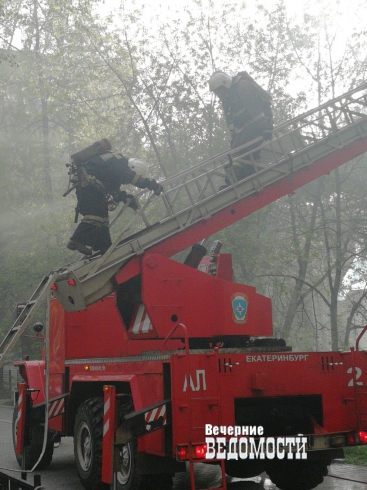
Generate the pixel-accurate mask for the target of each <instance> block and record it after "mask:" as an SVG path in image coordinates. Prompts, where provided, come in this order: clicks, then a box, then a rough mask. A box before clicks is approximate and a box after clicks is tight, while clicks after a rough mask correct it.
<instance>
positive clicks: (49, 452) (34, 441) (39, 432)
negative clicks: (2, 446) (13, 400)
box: [12, 407, 54, 470]
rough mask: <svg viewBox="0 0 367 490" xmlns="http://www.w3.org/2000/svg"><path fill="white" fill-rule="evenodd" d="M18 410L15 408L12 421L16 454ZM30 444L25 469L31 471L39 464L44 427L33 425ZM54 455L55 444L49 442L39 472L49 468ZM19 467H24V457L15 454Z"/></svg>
mask: <svg viewBox="0 0 367 490" xmlns="http://www.w3.org/2000/svg"><path fill="white" fill-rule="evenodd" d="M17 415H18V410H17V407H14V411H13V421H12V433H13V446H14V453H15V447H16V424H15V422H16V420H17ZM30 432H31V434H30V444H29V445H28V446H25V448H24V451H25V469H26V470H31V469H32V468H33V466H34V465H35V464H36V463H37V461H38V459H39V457H40V455H41V452H42V447H43V434H44V427H43V426H42V425H33V426H32V427H31V428H30ZM53 454H54V444H53V442H52V441H47V443H46V448H45V452H44V454H43V456H42V459H41V461H40V462H39V463H38V465H37V470H44V469H45V468H47V467H48V466H49V465H50V464H51V461H52V456H53ZM15 457H16V459H17V462H18V464H19V466H20V467H21V466H22V456H19V455H18V454H15Z"/></svg>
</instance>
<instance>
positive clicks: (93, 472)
mask: <svg viewBox="0 0 367 490" xmlns="http://www.w3.org/2000/svg"><path fill="white" fill-rule="evenodd" d="M102 430H103V398H100V397H98V398H90V399H89V400H86V401H85V402H83V403H82V404H81V405H80V406H79V409H78V412H77V414H76V417H75V424H74V456H75V463H76V468H77V471H78V475H79V478H80V481H81V483H82V485H83V487H84V488H85V489H86V490H107V489H108V488H109V485H107V484H106V483H103V482H102V481H101V472H102Z"/></svg>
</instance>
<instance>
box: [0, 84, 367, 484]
mask: <svg viewBox="0 0 367 490" xmlns="http://www.w3.org/2000/svg"><path fill="white" fill-rule="evenodd" d="M366 100H367V85H363V86H361V87H358V88H357V89H355V90H353V91H351V92H348V93H347V94H344V95H343V96H341V97H339V98H337V99H333V100H332V101H330V102H328V103H326V104H324V105H323V106H320V107H318V108H317V109H316V110H314V111H309V112H308V113H306V114H304V115H302V116H299V117H298V118H295V119H293V120H291V121H289V122H288V123H286V124H283V125H282V126H278V127H277V128H276V129H275V130H274V138H273V140H271V141H270V142H266V143H263V145H262V149H261V163H259V162H258V161H255V160H254V159H253V158H252V154H251V152H247V153H246V147H244V154H245V158H246V161H247V162H251V163H252V164H253V166H254V174H253V175H251V176H250V177H248V178H247V179H245V180H243V181H240V182H237V181H236V179H235V178H234V176H233V175H232V173H231V166H229V165H228V152H223V154H221V155H218V156H216V157H214V158H212V159H210V160H207V161H205V162H202V163H199V164H198V165H196V166H193V167H190V168H189V169H187V170H186V171H184V172H182V173H180V174H179V175H177V176H175V177H172V178H171V179H168V180H167V181H165V182H163V186H164V189H165V191H164V193H162V194H161V196H154V195H148V196H147V195H145V194H144V193H142V194H141V196H140V200H141V202H142V203H143V205H142V208H141V210H140V211H139V212H138V213H137V214H136V215H134V217H133V218H132V219H130V221H129V220H128V222H127V224H126V226H125V228H123V229H122V231H121V232H120V234H119V236H118V237H117V239H116V240H115V241H114V244H113V245H112V247H111V248H110V250H109V251H107V252H106V254H105V255H103V256H102V257H95V258H92V259H86V258H82V259H80V260H78V261H77V262H75V263H73V264H68V265H66V266H65V267H63V268H61V269H59V270H57V271H55V272H52V273H50V274H49V275H48V276H46V277H45V278H44V279H43V281H42V282H41V284H40V285H39V286H38V288H37V289H36V291H35V292H34V294H33V296H32V297H31V299H30V300H29V301H28V302H27V303H26V304H25V305H24V308H23V311H22V313H21V314H20V315H19V317H18V318H17V321H16V322H15V324H14V325H13V326H12V328H11V329H10V331H9V333H8V335H7V336H6V338H5V339H4V341H3V343H2V344H1V346H0V352H1V358H0V363H1V362H4V360H5V358H6V357H7V355H8V354H9V352H10V351H11V349H12V348H13V346H14V344H15V342H16V341H17V339H18V338H19V337H20V336H21V335H22V333H23V332H24V330H25V328H26V327H27V325H29V322H30V321H31V319H32V317H33V316H34V314H35V312H36V310H37V308H38V307H39V305H40V303H41V302H42V301H43V300H46V301H47V305H48V309H47V312H48V313H47V321H46V323H45V331H44V335H45V347H44V354H43V356H42V359H40V360H30V361H25V360H24V361H20V362H17V363H16V365H17V366H18V367H19V371H20V375H21V377H22V378H23V380H24V382H23V383H20V384H19V391H18V394H17V403H16V405H15V410H14V431H13V433H14V444H15V452H16V456H17V459H18V462H19V463H20V464H21V466H22V467H23V469H28V470H29V469H33V468H35V467H38V468H42V467H45V466H47V465H48V464H50V462H51V460H52V454H53V447H54V442H55V441H58V440H60V438H61V437H63V436H73V437H74V448H75V449H74V453H75V463H76V467H77V470H78V474H79V476H80V480H81V482H82V484H83V486H84V487H85V488H86V489H87V490H97V489H103V488H111V489H113V490H143V489H144V490H149V489H171V488H172V475H173V474H174V473H175V472H176V471H184V470H185V463H188V465H189V468H190V481H191V488H192V489H193V490H194V489H195V481H194V472H193V468H194V464H195V463H196V462H205V463H214V464H217V465H219V466H220V468H221V470H222V486H221V488H223V489H226V488H227V487H226V478H225V475H226V473H227V474H229V475H232V476H235V477H250V476H254V475H258V474H260V473H262V472H263V471H266V472H267V474H268V475H269V477H270V479H271V480H272V481H273V482H274V483H275V484H276V485H277V486H278V487H279V488H280V489H283V490H291V489H292V490H293V488H294V485H295V482H297V484H296V485H297V488H299V489H301V490H308V489H311V488H314V487H316V486H317V485H318V484H319V483H321V482H322V480H323V477H324V476H325V475H326V474H327V471H328V470H327V466H328V464H330V461H331V459H332V458H335V457H340V456H341V455H342V454H343V448H344V447H348V446H354V445H358V444H366V443H367V354H366V352H365V351H361V350H360V349H359V339H358V341H357V345H356V346H355V347H353V348H351V349H350V350H349V351H347V352H341V351H338V352H292V349H291V348H290V347H288V346H287V345H286V343H285V342H284V341H283V340H282V339H276V338H274V337H273V333H272V311H271V301H270V299H269V298H267V297H265V296H263V295H261V294H259V293H257V292H256V289H255V288H254V287H252V286H248V285H243V284H238V283H236V282H233V277H232V261H231V256H230V255H229V254H225V253H224V254H222V253H220V243H219V242H218V241H215V242H214V243H213V245H212V248H211V250H210V252H209V254H207V255H205V249H204V246H203V243H202V240H204V239H207V238H208V237H210V236H211V235H213V234H214V233H215V232H217V231H218V230H220V229H223V228H224V227H227V226H229V225H230V224H231V223H234V222H235V221H237V220H239V219H241V218H244V217H245V216H247V215H249V214H250V213H252V212H254V211H256V210H257V209H260V208H261V207H263V206H266V205H267V204H269V203H270V202H273V201H274V200H276V199H278V198H280V197H281V196H284V195H286V194H288V193H291V192H294V191H295V190H296V189H297V188H299V187H301V186H303V185H305V184H306V183H308V182H310V181H312V180H314V179H316V178H318V177H319V176H322V175H324V174H327V173H329V172H330V171H331V170H333V169H335V168H336V167H338V166H339V165H342V164H343V163H346V162H347V161H349V160H351V159H352V158H355V157H357V156H359V155H361V154H363V153H365V152H367V115H366V112H367V111H366V106H367V103H366ZM224 177H227V182H229V185H228V186H227V187H224V188H223V186H221V183H223V179H224ZM219 188H220V190H219ZM124 211H125V209H124V208H123V209H122V213H121V212H119V213H118V214H117V215H116V220H117V218H119V220H121V218H122V217H123V216H125V217H126V216H128V215H129V211H127V212H126V213H125V212H124ZM139 220H140V221H139ZM141 222H143V226H142V225H141ZM193 244H194V245H193ZM190 246H193V247H192V250H191V252H190V253H189V255H188V257H187V258H186V260H185V261H184V263H181V262H179V261H176V260H173V259H172V257H173V256H174V255H175V254H177V253H178V252H180V251H182V250H184V249H186V248H188V247H190ZM37 328H38V329H39V325H37Z"/></svg>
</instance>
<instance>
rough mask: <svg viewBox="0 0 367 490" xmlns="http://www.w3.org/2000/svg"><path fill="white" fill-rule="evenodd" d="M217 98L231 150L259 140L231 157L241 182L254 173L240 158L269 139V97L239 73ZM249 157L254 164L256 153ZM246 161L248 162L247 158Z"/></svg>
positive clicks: (257, 159)
mask: <svg viewBox="0 0 367 490" xmlns="http://www.w3.org/2000/svg"><path fill="white" fill-rule="evenodd" d="M218 95H219V94H218ZM219 97H220V99H221V101H222V106H223V110H224V114H225V118H226V122H227V126H228V129H229V131H230V133H231V148H238V147H239V146H242V145H244V144H246V143H249V142H250V141H252V140H254V139H256V138H259V137H262V139H261V140H259V141H258V142H257V143H254V144H253V145H250V146H248V147H247V148H245V149H243V150H241V151H240V152H238V153H234V154H233V155H232V158H233V167H232V168H233V172H234V174H235V176H236V178H237V179H243V178H245V177H247V176H249V175H251V174H252V173H253V172H254V167H253V166H252V165H249V164H246V163H245V161H246V157H244V158H242V159H241V158H240V155H241V154H243V153H247V152H249V151H253V150H254V149H256V148H257V147H258V146H260V145H261V144H262V142H263V139H271V136H272V130H273V113H272V110H271V97H270V95H269V94H268V92H266V91H265V90H264V89H262V88H261V87H260V86H259V85H258V84H257V83H256V82H255V80H254V79H253V78H252V77H250V75H248V74H247V73H246V72H240V73H239V74H238V75H237V76H235V77H234V78H233V80H232V84H231V87H230V88H229V89H226V90H225V91H224V92H223V94H221V95H219ZM252 157H253V159H254V160H255V161H259V160H260V152H259V151H258V152H255V153H253V154H252ZM247 160H250V156H248V157H247Z"/></svg>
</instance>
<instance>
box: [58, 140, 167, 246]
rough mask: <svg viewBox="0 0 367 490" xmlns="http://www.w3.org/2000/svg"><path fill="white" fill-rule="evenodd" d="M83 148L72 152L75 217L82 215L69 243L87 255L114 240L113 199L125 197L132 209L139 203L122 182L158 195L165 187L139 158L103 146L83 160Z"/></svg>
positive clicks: (124, 199)
mask: <svg viewBox="0 0 367 490" xmlns="http://www.w3.org/2000/svg"><path fill="white" fill-rule="evenodd" d="M103 141H104V140H102V142H103ZM107 141H108V140H107ZM89 148H90V147H88V149H89ZM82 152H83V150H82V151H81V152H79V153H78V154H75V155H72V160H73V156H74V157H77V158H75V163H76V168H77V177H78V178H77V184H76V195H77V199H78V203H77V208H76V221H77V216H78V214H81V215H82V216H83V219H82V220H81V222H80V223H79V225H78V227H77V228H76V230H75V232H74V233H73V235H72V237H71V238H70V241H69V243H68V245H67V247H68V248H69V249H70V250H78V251H79V252H81V253H83V254H85V255H91V254H92V253H93V251H94V252H96V251H99V252H100V253H101V254H104V253H105V252H106V251H107V250H108V248H109V247H110V246H111V244H112V242H111V235H110V230H109V218H108V211H109V209H111V203H118V202H120V201H122V202H124V203H128V206H129V207H130V208H132V209H133V210H137V209H138V207H139V204H138V202H137V201H136V199H135V198H134V196H133V195H131V194H127V192H126V191H124V190H120V186H121V185H124V184H132V185H134V186H135V187H138V188H140V189H150V190H152V191H154V193H155V194H156V195H159V194H160V193H161V192H162V191H163V187H162V185H161V184H159V183H158V182H157V181H156V180H154V179H149V178H148V177H147V174H148V168H147V165H146V163H145V162H143V161H142V160H140V159H138V158H130V159H128V158H126V157H125V156H124V155H122V153H113V152H111V151H109V150H104V149H102V150H101V149H100V151H99V152H98V154H95V155H93V156H92V157H90V156H89V155H88V159H87V161H86V162H81V160H83V158H82V157H81V158H79V155H80V154H82Z"/></svg>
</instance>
